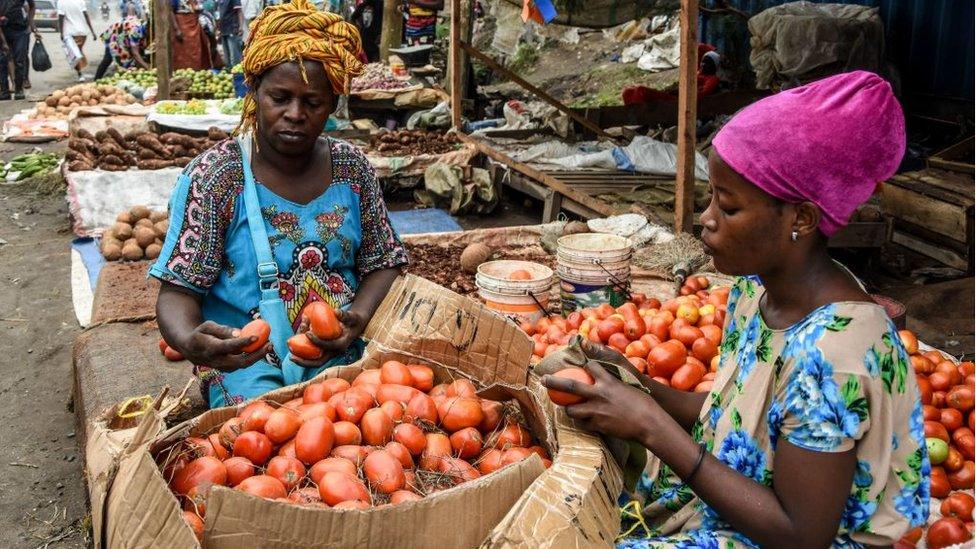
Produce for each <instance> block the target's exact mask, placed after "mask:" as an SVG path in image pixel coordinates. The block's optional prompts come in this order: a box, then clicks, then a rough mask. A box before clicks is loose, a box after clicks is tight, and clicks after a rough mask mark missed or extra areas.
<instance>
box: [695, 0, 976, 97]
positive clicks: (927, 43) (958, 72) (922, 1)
mask: <svg viewBox="0 0 976 549" xmlns="http://www.w3.org/2000/svg"><path fill="white" fill-rule="evenodd" d="M811 1H814V2H817V3H821V4H826V3H841V4H858V5H862V6H873V7H878V8H880V14H881V19H882V20H883V21H884V25H885V52H886V53H885V57H886V59H887V60H889V61H891V62H892V63H893V64H894V65H895V67H896V68H897V69H898V71H899V73H900V76H901V82H902V89H903V91H904V92H905V93H910V94H926V95H937V96H941V97H950V98H960V99H968V100H972V99H973V98H974V95H973V78H974V59H973V50H974V34H973V19H974V16H976V2H973V1H972V0H850V1H847V2H837V1H836V0H834V1H833V2H827V1H820V0H811ZM726 3H727V4H728V5H729V6H732V7H735V8H737V9H740V10H742V11H745V12H746V13H748V14H750V15H756V14H757V13H759V12H761V11H763V10H765V9H767V8H771V7H773V6H778V5H780V4H785V3H786V2H785V1H783V0H727V2H726ZM713 4H714V2H712V1H711V0H702V5H703V6H706V7H711V6H712V5H713ZM700 28H701V35H702V41H704V42H708V43H710V44H714V45H716V46H718V47H719V49H720V50H721V51H723V52H731V53H732V54H733V56H734V57H736V58H741V59H734V60H733V62H741V61H745V63H746V64H748V52H749V31H748V30H747V29H746V24H745V21H743V20H742V19H741V18H737V17H732V16H719V17H716V16H711V15H703V16H702V19H701V25H700Z"/></svg>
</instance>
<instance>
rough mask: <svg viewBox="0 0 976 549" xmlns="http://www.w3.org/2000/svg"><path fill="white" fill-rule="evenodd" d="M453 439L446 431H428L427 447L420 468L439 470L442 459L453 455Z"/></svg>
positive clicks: (421, 458)
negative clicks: (448, 436)
mask: <svg viewBox="0 0 976 549" xmlns="http://www.w3.org/2000/svg"><path fill="white" fill-rule="evenodd" d="M451 451H452V448H451V440H450V439H449V438H447V435H445V434H444V433H427V447H426V448H424V452H423V454H421V456H420V468H421V469H425V470H427V471H437V470H438V469H439V467H440V462H441V460H442V459H444V458H446V457H450V456H451Z"/></svg>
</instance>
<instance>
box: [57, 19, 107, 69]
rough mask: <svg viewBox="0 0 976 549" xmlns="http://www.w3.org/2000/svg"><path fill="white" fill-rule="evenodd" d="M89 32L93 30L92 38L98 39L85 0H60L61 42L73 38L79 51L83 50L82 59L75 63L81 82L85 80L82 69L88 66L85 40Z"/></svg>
mask: <svg viewBox="0 0 976 549" xmlns="http://www.w3.org/2000/svg"><path fill="white" fill-rule="evenodd" d="M89 32H91V37H92V40H98V36H97V35H96V34H95V28H94V27H92V22H91V18H90V17H88V8H87V7H86V6H85V0H58V33H59V34H60V35H61V42H64V41H65V37H68V38H71V39H72V40H74V41H75V44H77V45H78V51H80V52H81V59H79V60H78V63H77V64H76V65H75V71H76V72H77V73H78V81H79V82H84V81H85V76H84V75H83V74H82V73H81V70H82V69H84V68H85V67H87V66H88V58H86V57H85V42H86V41H87V40H88V33H89Z"/></svg>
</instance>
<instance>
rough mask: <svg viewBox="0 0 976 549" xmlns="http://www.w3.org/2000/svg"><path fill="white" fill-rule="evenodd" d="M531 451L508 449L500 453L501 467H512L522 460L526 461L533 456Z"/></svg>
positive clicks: (526, 449)
mask: <svg viewBox="0 0 976 549" xmlns="http://www.w3.org/2000/svg"><path fill="white" fill-rule="evenodd" d="M534 453H535V452H533V451H532V450H529V449H528V448H509V449H508V450H505V451H504V452H502V467H506V466H508V465H512V464H513V463H518V462H520V461H522V460H523V459H527V458H528V457H529V456H531V455H532V454H534Z"/></svg>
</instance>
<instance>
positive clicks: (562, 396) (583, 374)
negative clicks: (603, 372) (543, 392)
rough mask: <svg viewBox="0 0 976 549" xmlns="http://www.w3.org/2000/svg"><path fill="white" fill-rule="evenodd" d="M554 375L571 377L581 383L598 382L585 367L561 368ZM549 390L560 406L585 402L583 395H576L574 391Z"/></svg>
mask: <svg viewBox="0 0 976 549" xmlns="http://www.w3.org/2000/svg"><path fill="white" fill-rule="evenodd" d="M552 377H557V378H562V379H571V380H573V381H576V382H579V383H585V384H587V385H593V384H594V383H596V381H595V380H594V379H593V376H591V375H590V373H589V372H587V371H586V370H585V369H583V368H577V367H573V368H564V369H562V370H559V371H558V372H556V373H555V374H552ZM548 392H549V399H550V400H552V401H553V402H554V403H555V404H558V405H560V406H571V405H573V404H579V403H580V402H583V397H581V396H578V395H574V394H572V393H566V392H563V391H556V390H554V389H548Z"/></svg>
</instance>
